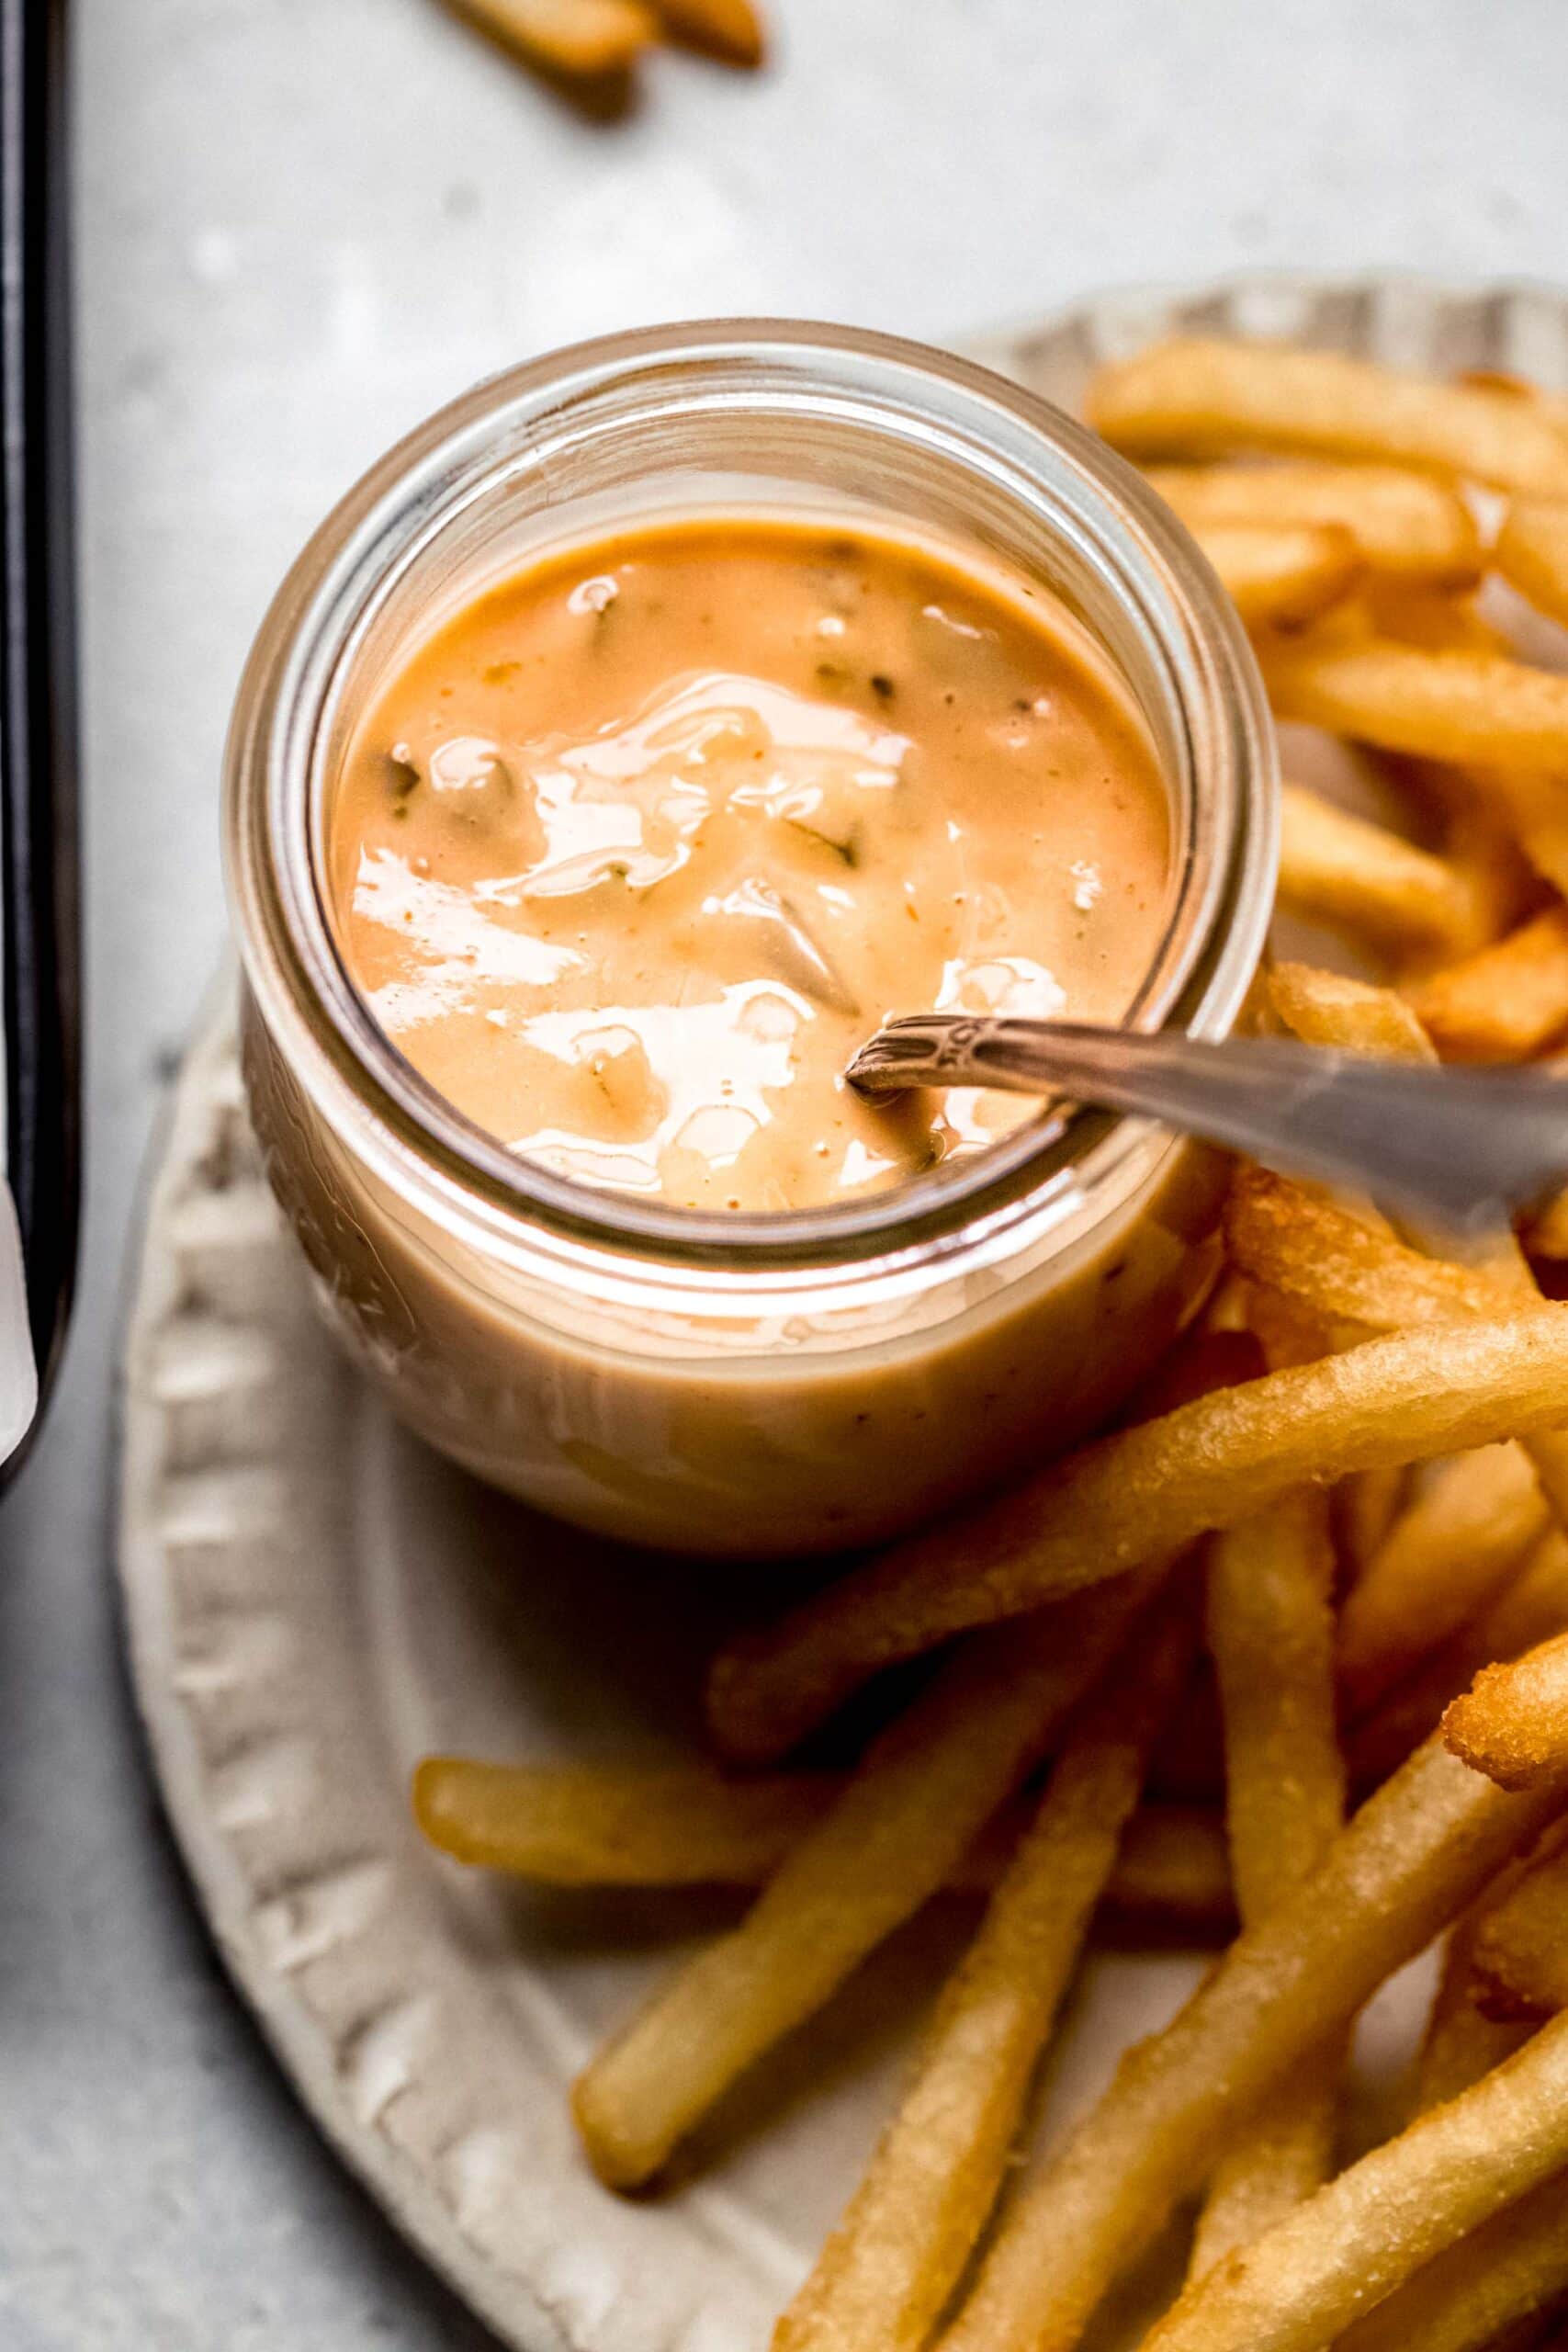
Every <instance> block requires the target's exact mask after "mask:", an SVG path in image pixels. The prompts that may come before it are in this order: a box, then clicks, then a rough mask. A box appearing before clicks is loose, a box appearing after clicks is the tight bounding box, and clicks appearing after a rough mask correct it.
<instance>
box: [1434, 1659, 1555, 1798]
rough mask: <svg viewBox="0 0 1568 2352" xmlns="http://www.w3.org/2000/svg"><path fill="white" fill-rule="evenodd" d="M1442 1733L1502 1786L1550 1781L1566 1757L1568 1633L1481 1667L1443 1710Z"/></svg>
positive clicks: (1532, 1785)
mask: <svg viewBox="0 0 1568 2352" xmlns="http://www.w3.org/2000/svg"><path fill="white" fill-rule="evenodd" d="M1443 1737H1444V1738H1445V1739H1446V1740H1447V1741H1448V1744H1449V1746H1450V1748H1451V1749H1452V1750H1453V1752H1454V1754H1455V1755H1456V1756H1461V1757H1462V1758H1464V1760H1465V1762H1466V1763H1467V1764H1469V1765H1471V1766H1472V1767H1473V1769H1474V1770H1476V1771H1478V1772H1485V1773H1486V1774H1487V1775H1488V1776H1489V1777H1490V1778H1491V1779H1492V1780H1494V1781H1496V1782H1497V1784H1498V1786H1499V1787H1500V1788H1505V1789H1532V1788H1535V1787H1537V1786H1539V1785H1540V1783H1541V1782H1542V1781H1550V1780H1551V1778H1552V1777H1553V1776H1554V1775H1555V1774H1556V1773H1557V1771H1558V1770H1559V1769H1560V1767H1561V1765H1562V1762H1563V1761H1564V1760H1565V1759H1568V1634H1558V1635H1557V1637H1556V1638H1555V1639H1554V1640H1552V1641H1550V1642H1542V1643H1540V1645H1538V1646H1537V1647H1536V1648H1535V1649H1533V1650H1527V1651H1526V1653H1525V1655H1524V1657H1517V1658H1513V1659H1511V1660H1509V1661H1507V1662H1506V1663H1505V1664H1503V1665H1500V1666H1488V1667H1484V1668H1483V1669H1482V1671H1481V1672H1480V1673H1479V1674H1478V1675H1477V1676H1476V1678H1475V1680H1474V1681H1473V1683H1472V1685H1471V1687H1470V1689H1469V1690H1468V1691H1466V1692H1465V1694H1464V1696H1463V1697H1462V1698H1459V1699H1456V1700H1455V1701H1454V1702H1453V1704H1452V1706H1450V1708H1449V1710H1448V1712H1447V1713H1446V1714H1445V1715H1444V1717H1443Z"/></svg>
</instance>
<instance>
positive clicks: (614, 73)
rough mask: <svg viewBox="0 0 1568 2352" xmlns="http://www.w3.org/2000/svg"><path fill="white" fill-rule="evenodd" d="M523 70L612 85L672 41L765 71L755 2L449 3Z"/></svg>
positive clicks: (540, 0)
mask: <svg viewBox="0 0 1568 2352" xmlns="http://www.w3.org/2000/svg"><path fill="white" fill-rule="evenodd" d="M451 5H452V6H454V7H455V8H456V9H457V13H458V15H459V16H465V17H472V19H473V20H474V22H475V23H476V24H479V25H482V26H483V28H484V29H485V30H486V31H487V32H489V33H492V34H493V35H494V36H495V38H496V39H497V40H500V41H503V42H504V43H505V45H506V46H507V48H509V49H511V50H513V51H515V53H516V54H517V55H518V56H519V57H521V58H522V59H523V60H524V62H525V64H528V65H532V66H534V67H535V68H536V70H537V71H538V72H540V73H541V74H547V75H548V76H549V77H550V78H551V79H552V80H554V81H557V82H565V83H587V84H592V83H604V82H614V81H615V80H616V79H618V78H619V77H622V76H624V75H626V74H629V73H630V71H631V69H632V68H633V66H634V65H635V64H636V63H637V59H638V58H639V57H640V56H641V54H642V52H643V51H644V50H645V49H648V48H650V47H651V46H652V45H653V43H655V42H656V41H675V42H678V43H680V44H681V45H682V46H683V47H685V48H688V49H700V50H703V51H705V52H706V53H707V55H708V56H710V57H716V58H718V59H719V60H720V61H721V62H723V63H724V64H726V65H742V66H753V65H761V62H762V59H763V56H764V53H765V51H766V48H767V39H766V35H765V33H764V31H763V28H762V20H761V17H760V16H759V15H758V13H757V10H756V8H755V7H754V6H752V0H451Z"/></svg>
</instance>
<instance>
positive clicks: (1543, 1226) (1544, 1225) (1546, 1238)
mask: <svg viewBox="0 0 1568 2352" xmlns="http://www.w3.org/2000/svg"><path fill="white" fill-rule="evenodd" d="M1529 1250H1530V1255H1531V1256H1532V1257H1534V1258H1551V1259H1554V1260H1557V1259H1562V1258H1568V1193H1557V1194H1556V1195H1555V1197H1554V1198H1553V1199H1551V1200H1550V1201H1549V1202H1548V1203H1547V1204H1546V1206H1545V1208H1543V1209H1542V1210H1541V1212H1540V1216H1536V1217H1533V1218H1532V1219H1531V1220H1530V1226H1529Z"/></svg>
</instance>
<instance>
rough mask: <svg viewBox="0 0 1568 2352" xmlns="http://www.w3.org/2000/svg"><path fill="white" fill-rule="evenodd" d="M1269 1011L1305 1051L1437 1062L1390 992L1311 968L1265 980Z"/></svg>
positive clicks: (1282, 967) (1280, 970) (1277, 970)
mask: <svg viewBox="0 0 1568 2352" xmlns="http://www.w3.org/2000/svg"><path fill="white" fill-rule="evenodd" d="M1269 997H1270V999H1271V1001H1272V1002H1273V1006H1274V1010H1275V1012H1277V1013H1278V1014H1279V1016H1280V1020H1281V1021H1282V1022H1283V1023H1284V1024H1285V1026H1286V1028H1287V1029H1289V1030H1290V1031H1291V1032H1292V1035H1295V1036H1297V1037H1300V1038H1301V1040H1302V1041H1303V1044H1304V1045H1308V1046H1337V1047H1338V1048H1339V1049H1340V1051H1341V1052H1344V1053H1348V1054H1371V1055H1373V1056H1375V1057H1376V1056H1381V1057H1384V1058H1386V1059H1387V1060H1389V1061H1426V1062H1433V1061H1436V1060H1437V1058H1438V1057H1437V1054H1436V1052H1435V1050H1434V1048H1433V1046H1432V1041H1431V1039H1430V1038H1429V1037H1428V1036H1427V1032H1426V1031H1425V1030H1424V1029H1423V1028H1422V1026H1421V1023H1419V1022H1418V1021H1417V1020H1416V1015H1415V1014H1414V1013H1413V1012H1411V1010H1410V1007H1409V1006H1408V1005H1407V1004H1406V1003H1405V1001H1404V999H1403V997H1399V996H1396V995H1395V994H1394V993H1393V989H1380V988H1373V987H1371V986H1370V985H1369V984H1368V982H1366V981H1365V980H1352V979H1348V978H1345V977H1344V975H1343V974H1341V973H1338V972H1322V971H1319V970H1318V969H1317V968H1316V967H1315V966H1314V965H1312V964H1290V963H1286V964H1276V966H1275V967H1274V969H1273V970H1272V972H1270V974H1269Z"/></svg>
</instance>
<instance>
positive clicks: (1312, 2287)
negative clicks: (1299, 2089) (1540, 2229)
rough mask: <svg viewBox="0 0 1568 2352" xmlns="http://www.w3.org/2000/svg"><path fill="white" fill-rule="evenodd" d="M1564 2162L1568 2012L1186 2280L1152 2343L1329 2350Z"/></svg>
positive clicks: (1153, 2346) (1237, 2350)
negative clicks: (1193, 2280) (1222, 2259)
mask: <svg viewBox="0 0 1568 2352" xmlns="http://www.w3.org/2000/svg"><path fill="white" fill-rule="evenodd" d="M1564 2165H1568V2018H1561V2019H1559V2020H1557V2021H1555V2022H1553V2023H1552V2024H1551V2025H1549V2026H1545V2027H1543V2028H1542V2030H1541V2031H1540V2033H1539V2034H1537V2035H1536V2036H1535V2038H1534V2040H1533V2041H1529V2042H1527V2043H1526V2045H1525V2047H1524V2048H1523V2049H1522V2050H1521V2051H1519V2052H1517V2054H1516V2055H1515V2056H1514V2057H1512V2058H1510V2059H1508V2060H1506V2062H1505V2064H1503V2065H1501V2066H1499V2067H1497V2068H1495V2070H1494V2072H1493V2073H1492V2074H1490V2075H1484V2076H1483V2078H1482V2080H1481V2081H1480V2082H1479V2083H1477V2084H1475V2085H1474V2086H1472V2088H1471V2089H1470V2090H1468V2091H1464V2092H1462V2093H1461V2096H1460V2097H1459V2098H1456V2099H1451V2100H1450V2102H1449V2103H1448V2105H1447V2106H1445V2107H1439V2108H1434V2109H1432V2110H1431V2111H1430V2112H1429V2113H1428V2114H1426V2115H1424V2116H1421V2117H1419V2118H1418V2119H1417V2120H1416V2122H1414V2123H1412V2124H1411V2125H1410V2127H1409V2129H1408V2130H1407V2131H1404V2132H1402V2133H1401V2134H1400V2136H1399V2138H1398V2139H1397V2140H1393V2141H1390V2142H1388V2143H1386V2144H1385V2145H1384V2146H1382V2147H1381V2148H1375V2149H1373V2151H1372V2153H1371V2155H1368V2156H1363V2157H1362V2159H1361V2161H1360V2163H1359V2164H1357V2165H1351V2166H1350V2168H1349V2170H1348V2171H1347V2172H1343V2173H1341V2174H1340V2175H1339V2177H1338V2178H1337V2180H1335V2181H1333V2182H1332V2183H1331V2184H1330V2185H1329V2187H1328V2188H1322V2189H1320V2190H1319V2191H1318V2193H1317V2195H1316V2196H1315V2197H1314V2198H1313V2199H1311V2200H1310V2201H1309V2202H1308V2203H1307V2204H1305V2205H1303V2206H1301V2207H1299V2208H1298V2209H1297V2211H1295V2212H1293V2213H1292V2214H1289V2215H1287V2216H1286V2218H1285V2219H1284V2220H1283V2221H1282V2222H1278V2223H1277V2224H1276V2226H1275V2227H1274V2228H1273V2229H1272V2230H1270V2231H1269V2234H1268V2236H1267V2237H1265V2238H1261V2239H1259V2240H1258V2242H1257V2244H1256V2245H1251V2246H1247V2247H1245V2248H1243V2249H1242V2251H1241V2252H1239V2253H1237V2254H1235V2255H1233V2256H1231V2258H1230V2260H1229V2261H1228V2262H1226V2263H1224V2264H1222V2265H1221V2266H1220V2267H1218V2268H1217V2269H1214V2270H1211V2271H1210V2272H1209V2273H1208V2275H1207V2276H1206V2277H1205V2278H1202V2279H1201V2280H1200V2281H1199V2282H1198V2283H1197V2284H1196V2285H1195V2286H1192V2287H1190V2288H1189V2289H1188V2290H1187V2292H1186V2294H1185V2295H1183V2296H1182V2298H1181V2301H1179V2303H1178V2304H1177V2306H1176V2308H1175V2310H1174V2311H1172V2312H1169V2313H1168V2316H1167V2317H1166V2319H1165V2320H1164V2321H1163V2322H1162V2324H1160V2325H1159V2326H1158V2327H1156V2329H1155V2331H1154V2333H1153V2334H1152V2335H1150V2336H1149V2338H1148V2352H1322V2346H1324V2345H1325V2344H1329V2343H1332V2342H1333V2341H1334V2340H1335V2338H1336V2337H1337V2335H1339V2334H1340V2332H1341V2330H1342V2329H1344V2328H1345V2327H1347V2326H1348V2324H1350V2322H1351V2321H1352V2320H1354V2319H1356V2318H1358V2317H1359V2315H1360V2314H1361V2313H1362V2312H1365V2311H1366V2310H1367V2308H1368V2305H1369V2304H1370V2303H1375V2302H1377V2301H1381V2300H1382V2298H1383V2297H1384V2296H1386V2295H1388V2294H1390V2293H1391V2292H1392V2291H1393V2289H1394V2288H1396V2287H1399V2286H1402V2285H1403V2284H1404V2281H1405V2280H1406V2279H1407V2278H1413V2277H1414V2276H1415V2274H1416V2271H1418V2270H1419V2269H1420V2268H1421V2267H1422V2266H1423V2265H1424V2264H1426V2263H1428V2262H1430V2261H1432V2260H1433V2259H1434V2258H1435V2257H1437V2256H1439V2255H1442V2254H1444V2253H1446V2252H1447V2251H1448V2249H1449V2248H1450V2247H1451V2246H1453V2245H1455V2244H1456V2242H1457V2241H1458V2240H1460V2239H1461V2237H1462V2236H1463V2234H1464V2233H1465V2232H1466V2231H1467V2230H1473V2229H1475V2228H1477V2227H1479V2226H1480V2225H1481V2224H1482V2223H1483V2222H1487V2221H1489V2220H1490V2219H1491V2217H1492V2216H1493V2215H1494V2214H1495V2213H1498V2212H1500V2211H1503V2209H1504V2208H1505V2207H1506V2206H1507V2205H1509V2204H1510V2203H1511V2202H1512V2201H1513V2200H1514V2199H1517V2198H1520V2197H1523V2196H1527V2195H1528V2194H1529V2191H1530V2190H1531V2189H1533V2188H1537V2187H1539V2185H1540V2183H1541V2182H1542V2181H1544V2180H1548V2179H1550V2178H1551V2177H1552V2175H1553V2174H1555V2173H1557V2172H1560V2171H1561V2170H1562V2167H1563V2166H1564ZM1407 2340H1408V2339H1407ZM1415 2341H1416V2342H1417V2343H1422V2344H1423V2346H1424V2339H1422V2338H1419V2337H1417V2338H1416V2339H1415Z"/></svg>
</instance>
